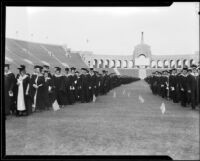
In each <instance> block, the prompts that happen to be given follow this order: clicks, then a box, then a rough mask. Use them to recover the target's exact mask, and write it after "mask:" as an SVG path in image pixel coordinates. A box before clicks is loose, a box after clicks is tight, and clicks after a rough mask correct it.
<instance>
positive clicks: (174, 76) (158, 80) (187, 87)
mask: <svg viewBox="0 0 200 161" xmlns="http://www.w3.org/2000/svg"><path fill="white" fill-rule="evenodd" d="M199 75H200V68H199V67H198V66H197V65H192V66H191V68H188V67H184V68H183V69H182V70H181V71H180V72H178V71H177V69H176V68H172V69H170V70H169V71H167V70H164V71H162V72H159V71H156V72H153V73H152V74H151V75H150V76H148V77H146V78H145V80H146V82H148V84H149V85H150V88H151V90H152V93H153V94H154V95H159V96H161V97H162V98H166V99H168V100H173V102H174V103H179V102H180V104H181V106H183V107H187V106H191V107H192V109H195V108H196V107H197V106H200V96H199V93H200V88H199V82H200V76H199Z"/></svg>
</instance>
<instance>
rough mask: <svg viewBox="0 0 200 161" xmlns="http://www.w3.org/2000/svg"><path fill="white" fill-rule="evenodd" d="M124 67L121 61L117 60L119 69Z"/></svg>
mask: <svg viewBox="0 0 200 161" xmlns="http://www.w3.org/2000/svg"><path fill="white" fill-rule="evenodd" d="M121 67H122V61H121V60H117V68H121Z"/></svg>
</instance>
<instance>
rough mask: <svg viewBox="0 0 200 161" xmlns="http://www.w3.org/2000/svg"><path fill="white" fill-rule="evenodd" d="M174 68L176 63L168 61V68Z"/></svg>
mask: <svg viewBox="0 0 200 161" xmlns="http://www.w3.org/2000/svg"><path fill="white" fill-rule="evenodd" d="M174 67H176V63H175V61H174V60H170V68H174Z"/></svg>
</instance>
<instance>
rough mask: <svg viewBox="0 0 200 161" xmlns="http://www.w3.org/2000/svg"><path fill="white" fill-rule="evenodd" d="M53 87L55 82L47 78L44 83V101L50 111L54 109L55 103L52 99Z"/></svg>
mask: <svg viewBox="0 0 200 161" xmlns="http://www.w3.org/2000/svg"><path fill="white" fill-rule="evenodd" d="M52 87H53V82H52V79H51V78H50V77H47V78H45V83H44V101H45V107H46V108H47V109H49V108H50V107H52V104H53V102H54V99H53V97H52V92H53V91H52Z"/></svg>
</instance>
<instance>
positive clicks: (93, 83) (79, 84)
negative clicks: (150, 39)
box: [4, 64, 135, 116]
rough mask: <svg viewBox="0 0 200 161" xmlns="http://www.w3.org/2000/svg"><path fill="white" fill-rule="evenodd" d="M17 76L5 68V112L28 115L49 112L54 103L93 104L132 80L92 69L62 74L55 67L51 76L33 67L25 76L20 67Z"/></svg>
mask: <svg viewBox="0 0 200 161" xmlns="http://www.w3.org/2000/svg"><path fill="white" fill-rule="evenodd" d="M18 69H19V74H17V76H16V77H15V75H14V74H13V73H12V72H11V71H10V65H9V64H5V68H4V71H5V72H4V91H5V93H4V94H5V113H6V115H9V114H16V115H17V116H27V115H30V114H31V113H32V112H37V111H43V110H50V109H52V106H53V104H54V103H55V102H56V103H57V104H58V105H59V107H60V108H63V107H65V106H66V105H72V104H74V103H76V102H81V103H88V102H92V101H93V102H95V100H96V97H97V96H98V95H105V94H107V93H108V92H109V91H110V90H112V89H113V88H116V87H118V86H120V85H121V84H127V83H130V82H133V81H135V79H134V78H131V77H124V78H123V77H119V76H117V75H116V74H115V73H111V74H109V75H108V71H105V70H103V71H102V74H100V73H99V72H97V71H94V69H93V68H89V69H86V68H81V73H79V71H76V68H74V67H72V68H65V72H64V73H65V74H62V73H61V70H62V69H61V68H60V67H55V73H54V74H51V72H50V70H49V67H48V66H43V67H42V66H39V65H36V66H34V73H33V74H32V75H30V74H28V73H26V67H25V66H24V65H21V66H20V67H19V68H18Z"/></svg>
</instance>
